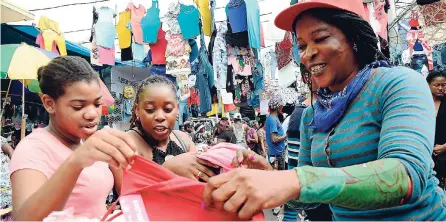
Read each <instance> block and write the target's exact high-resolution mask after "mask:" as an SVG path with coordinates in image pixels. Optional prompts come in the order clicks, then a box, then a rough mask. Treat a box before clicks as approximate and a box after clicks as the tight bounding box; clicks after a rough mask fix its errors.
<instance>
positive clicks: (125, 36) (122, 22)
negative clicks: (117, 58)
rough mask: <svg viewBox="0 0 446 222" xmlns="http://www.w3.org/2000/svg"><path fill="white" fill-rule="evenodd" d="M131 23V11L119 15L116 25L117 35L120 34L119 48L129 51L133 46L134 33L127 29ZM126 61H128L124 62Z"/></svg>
mask: <svg viewBox="0 0 446 222" xmlns="http://www.w3.org/2000/svg"><path fill="white" fill-rule="evenodd" d="M129 22H130V11H127V10H126V11H123V12H121V13H119V21H118V24H117V25H116V33H117V34H118V42H119V48H121V49H127V48H129V47H130V45H131V44H132V33H131V32H130V30H129V29H128V28H127V24H128V23H129ZM123 61H126V60H123Z"/></svg>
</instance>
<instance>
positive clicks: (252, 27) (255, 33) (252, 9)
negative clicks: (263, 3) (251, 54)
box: [245, 0, 260, 49]
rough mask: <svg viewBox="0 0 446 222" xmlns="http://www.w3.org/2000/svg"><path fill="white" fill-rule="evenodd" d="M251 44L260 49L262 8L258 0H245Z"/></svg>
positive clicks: (252, 46)
mask: <svg viewBox="0 0 446 222" xmlns="http://www.w3.org/2000/svg"><path fill="white" fill-rule="evenodd" d="M245 4H246V13H247V21H248V35H249V45H250V46H251V48H256V49H260V9H259V3H258V2H257V0H245Z"/></svg>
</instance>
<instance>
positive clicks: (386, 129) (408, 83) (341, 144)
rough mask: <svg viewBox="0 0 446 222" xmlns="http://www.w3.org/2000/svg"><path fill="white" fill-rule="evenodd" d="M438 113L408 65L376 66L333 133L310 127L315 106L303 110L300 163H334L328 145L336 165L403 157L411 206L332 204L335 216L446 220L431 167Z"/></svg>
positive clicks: (442, 197)
mask: <svg viewBox="0 0 446 222" xmlns="http://www.w3.org/2000/svg"><path fill="white" fill-rule="evenodd" d="M434 114H435V108H434V103H433V100H432V95H431V92H430V91H429V88H428V85H427V83H426V80H425V79H424V78H423V77H422V76H421V75H420V74H419V73H417V72H415V71H414V70H411V69H408V68H404V67H394V68H377V69H374V70H372V73H371V77H370V79H369V80H368V81H367V83H366V85H365V86H364V87H363V89H362V90H361V92H360V93H359V95H358V96H357V97H356V98H355V100H354V101H353V102H352V103H351V104H350V106H349V108H348V111H347V112H346V113H345V115H344V117H343V118H342V119H341V121H340V122H339V124H338V125H337V126H335V128H334V132H333V133H332V135H331V136H329V137H328V134H329V132H318V131H316V130H315V129H312V128H310V127H309V124H310V123H311V121H312V116H313V110H312V108H311V107H308V108H307V109H306V110H305V111H304V114H303V117H302V118H303V119H302V124H301V146H300V149H299V166H304V165H310V166H315V167H329V165H328V162H327V154H326V152H325V151H324V148H325V146H326V144H327V143H328V148H329V149H328V150H329V151H328V155H329V156H330V159H331V160H332V162H333V164H334V165H335V166H336V167H345V166H350V165H355V164H361V163H366V162H370V161H374V160H377V159H384V158H398V159H400V160H401V162H402V163H403V164H404V166H405V167H406V169H407V172H408V174H409V176H410V178H411V180H412V183H413V193H412V196H411V197H410V199H409V202H408V203H407V204H404V205H401V206H396V207H392V208H387V209H378V210H367V211H356V210H350V209H347V208H342V207H337V206H334V205H331V206H330V207H331V210H332V211H333V218H334V219H335V220H442V221H444V220H446V199H445V195H444V193H443V191H442V190H441V189H440V188H439V187H438V186H437V184H438V180H437V179H436V178H435V177H434V176H433V173H434V171H433V169H432V168H433V161H432V158H431V154H432V151H433V146H434V134H435V116H434ZM327 137H328V140H327ZM308 206H309V205H308Z"/></svg>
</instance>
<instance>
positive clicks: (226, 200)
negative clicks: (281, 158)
mask: <svg viewBox="0 0 446 222" xmlns="http://www.w3.org/2000/svg"><path fill="white" fill-rule="evenodd" d="M299 193H300V185H299V179H298V178H297V174H296V171H294V170H286V171H263V170H253V169H243V168H238V169H234V170H232V171H230V172H228V173H224V174H220V175H218V176H215V177H212V178H210V179H209V181H208V183H207V186H206V188H205V190H204V193H203V200H204V204H205V206H215V207H216V208H219V209H224V210H226V211H228V212H231V213H237V214H238V216H239V217H240V218H241V219H243V220H249V219H251V218H252V216H253V215H255V214H256V213H258V212H260V211H261V210H263V209H268V208H273V207H277V206H280V205H282V204H284V203H285V202H287V201H288V200H291V199H294V198H297V197H298V196H299Z"/></svg>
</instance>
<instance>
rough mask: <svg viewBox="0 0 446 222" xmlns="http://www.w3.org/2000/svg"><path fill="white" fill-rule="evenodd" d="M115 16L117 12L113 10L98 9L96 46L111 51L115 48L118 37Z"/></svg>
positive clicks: (106, 8)
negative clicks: (114, 22)
mask: <svg viewBox="0 0 446 222" xmlns="http://www.w3.org/2000/svg"><path fill="white" fill-rule="evenodd" d="M114 15H115V12H114V11H113V9H111V8H108V7H101V8H100V9H98V22H97V23H96V24H95V36H96V45H98V46H101V47H104V48H109V49H110V48H113V47H114V45H115V37H116V30H115V26H114V25H113V18H114Z"/></svg>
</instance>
